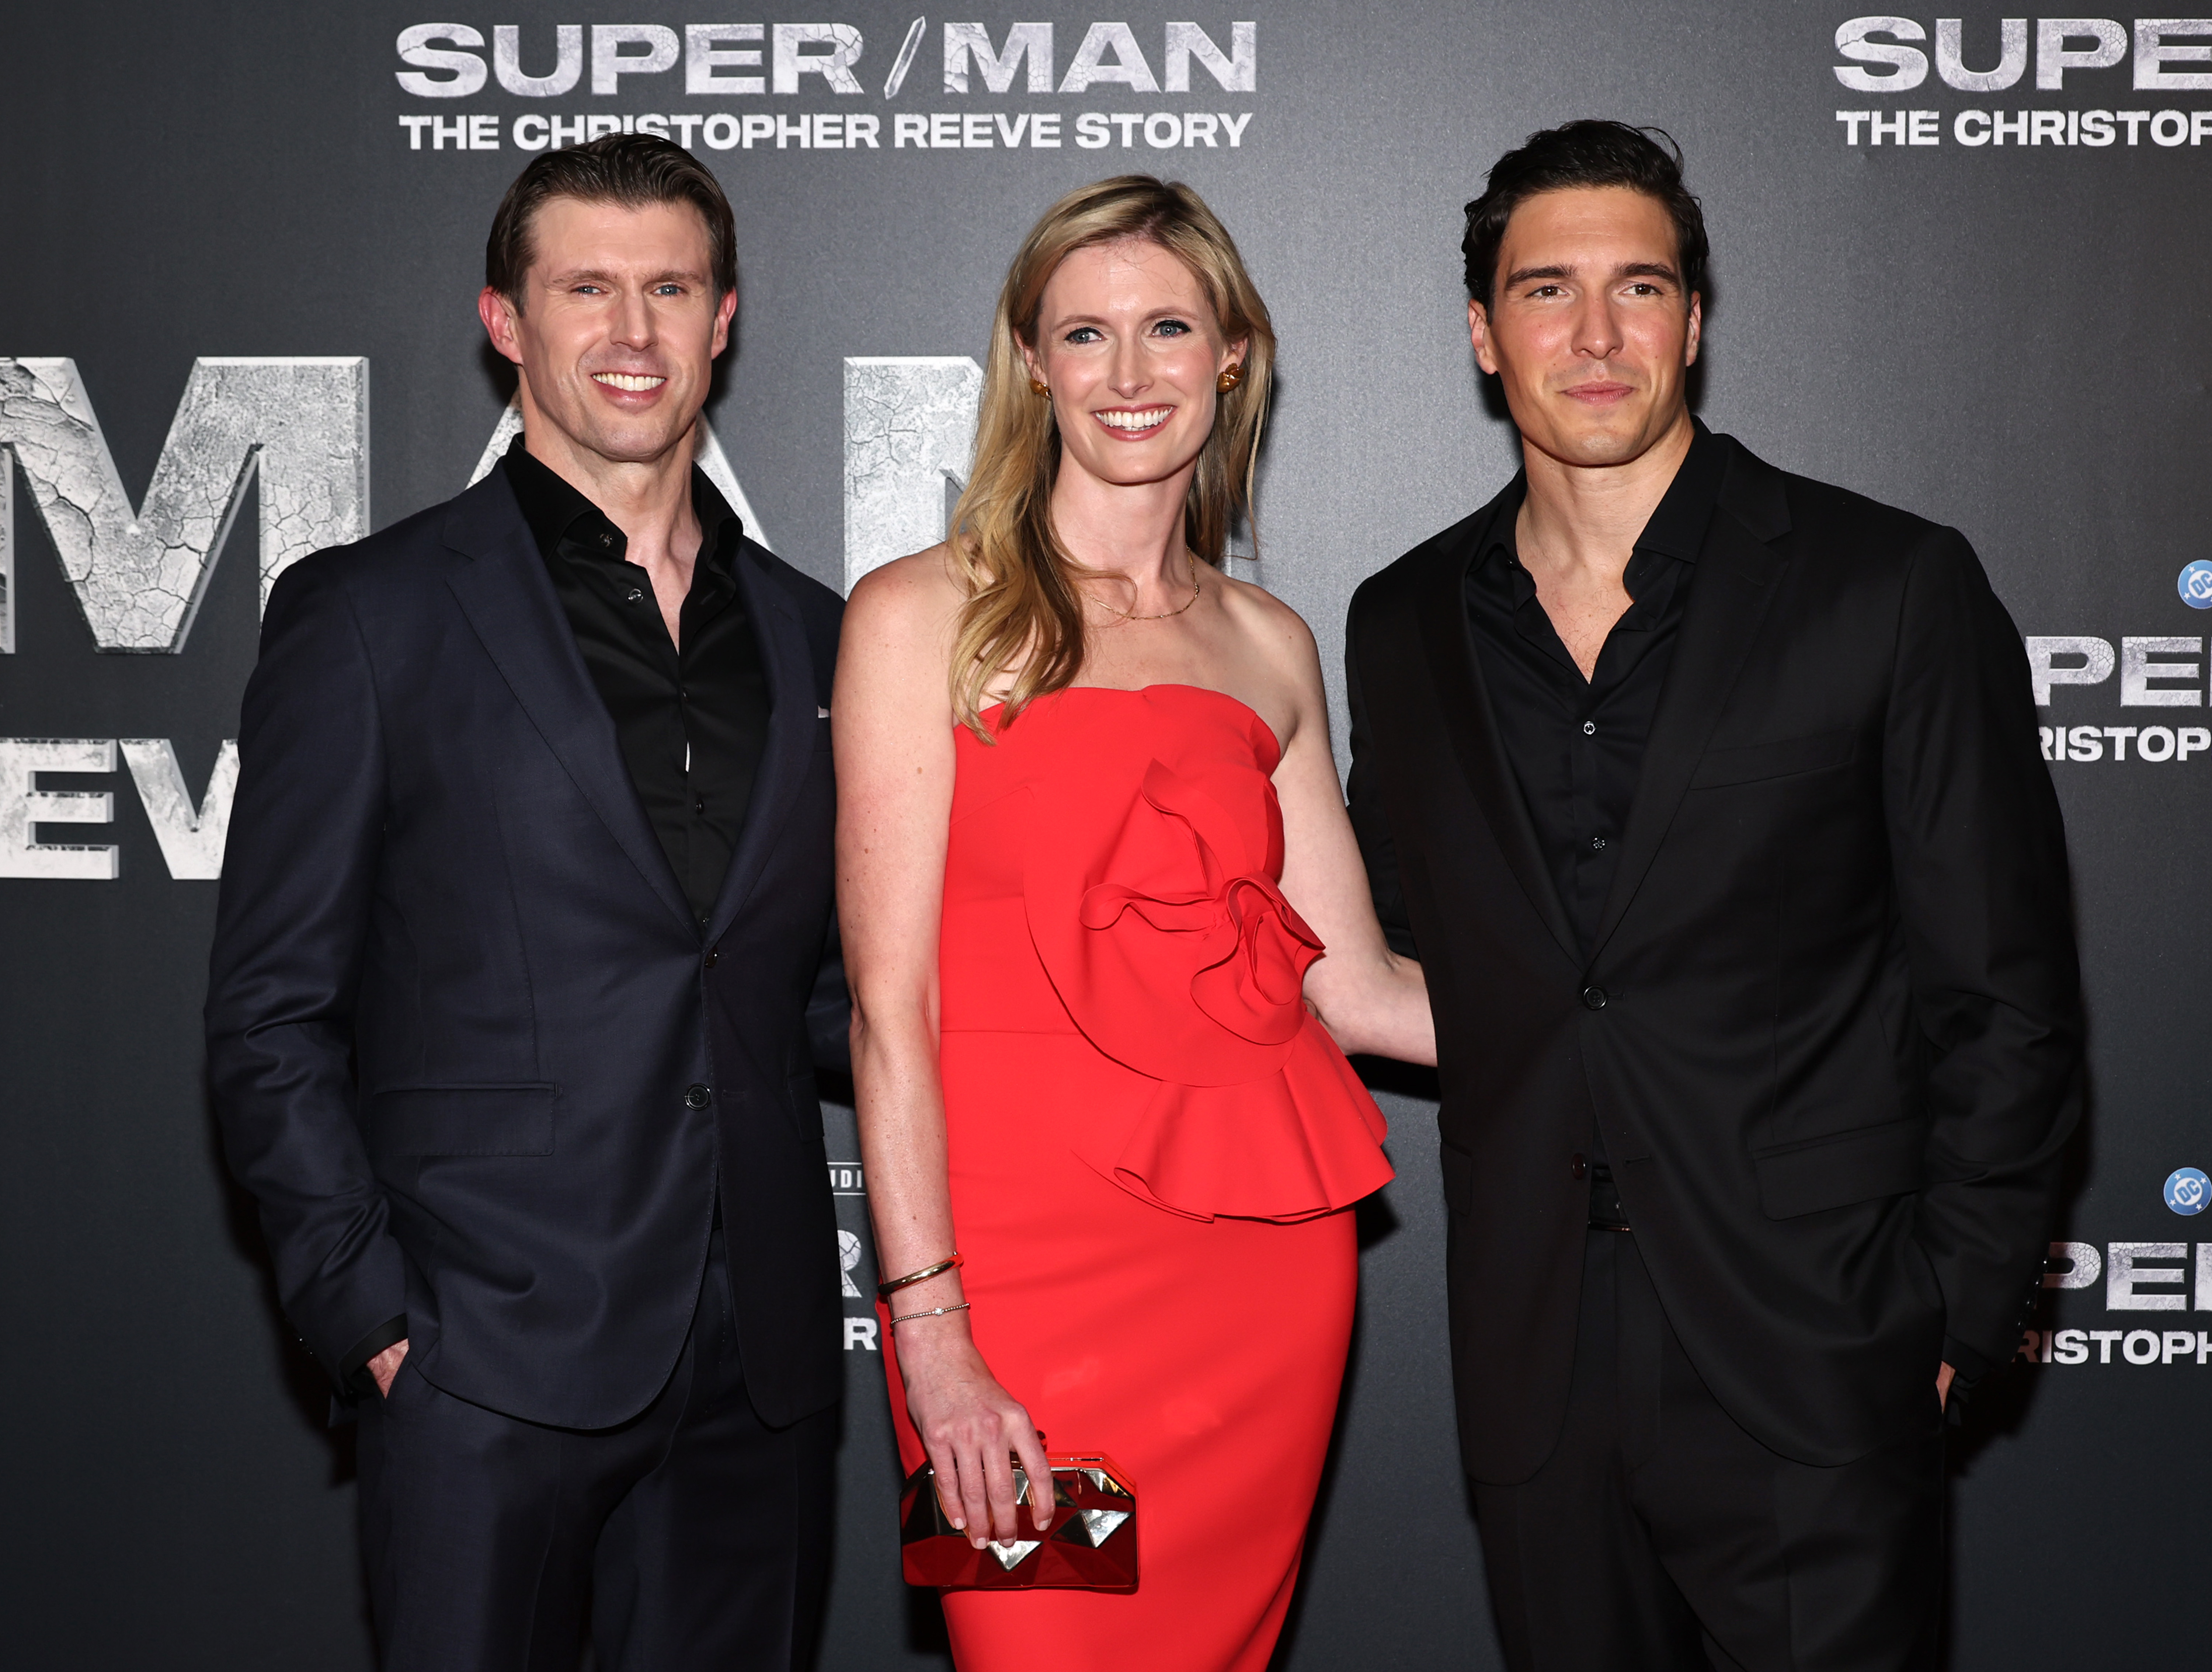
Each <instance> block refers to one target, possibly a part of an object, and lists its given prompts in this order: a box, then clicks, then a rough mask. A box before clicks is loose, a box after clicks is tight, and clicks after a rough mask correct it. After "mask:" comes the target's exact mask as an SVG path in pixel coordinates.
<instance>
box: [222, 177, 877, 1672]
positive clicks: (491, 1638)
mask: <svg viewBox="0 0 2212 1672" xmlns="http://www.w3.org/2000/svg"><path fill="white" fill-rule="evenodd" d="M735 251H736V239H735V231H734V228H733V225H732V218H731V214H730V208H729V204H728V203H727V202H726V200H725V199H724V198H723V195H722V192H721V190H720V187H719V186H718V185H716V184H715V181H714V176H713V175H712V174H710V173H708V171H707V170H706V169H705V168H703V167H701V166H700V165H699V164H698V163H697V162H696V161H695V160H694V159H693V158H692V157H691V156H690V155H689V154H688V153H687V152H685V151H684V150H683V149H681V148H679V147H678V146H675V145H672V144H670V143H667V142H666V141H665V140H659V139H655V138H653V137H650V136H647V135H642V134H641V135H634V136H633V135H610V136H608V137H605V138H604V139H602V140H599V141H598V142H595V143H592V144H590V145H586V146H582V147H579V148H576V149H568V150H562V151H555V152H549V153H547V154H545V155H542V156H540V157H538V158H537V159H536V160H534V161H532V163H531V164H530V165H529V167H526V169H524V170H523V172H522V173H521V175H520V178H519V179H517V180H516V181H515V183H514V185H513V187H512V188H511V189H510V190H509V191H508V192H507V198H506V201H505V202H504V203H503V204H501V207H500V210H499V213H498V216H497V218H496V219H495V222H494V225H493V228H492V233H491V238H490V241H489V246H488V249H487V252H486V254H487V262H486V264H487V281H488V282H487V283H486V286H485V289H484V290H483V295H482V297H481V299H480V303H479V311H480V313H481V314H482V316H483V323H484V325H485V328H486V330H487V331H489V334H490V337H491V340H492V343H493V344H494V345H495V347H496V348H497V349H498V350H499V351H500V352H501V354H503V355H505V356H507V358H508V359H509V360H511V361H513V362H514V363H515V364H516V366H517V367H518V368H520V398H521V408H522V415H523V433H522V436H521V438H520V441H518V442H517V444H516V446H515V447H514V448H513V451H511V452H510V453H508V454H507V458H506V459H505V460H504V461H503V462H502V464H501V466H500V468H498V469H496V470H495V471H492V473H491V474H490V475H489V476H488V477H486V478H485V479H484V480H483V482H481V483H478V484H477V486H475V487H473V488H471V489H469V490H468V491H467V492H465V493H464V494H462V495H461V496H459V497H458V498H456V499H453V500H452V501H449V502H447V503H446V504H443V505H439V506H435V507H433V508H430V509H429V510H428V511H424V512H422V513H421V514H418V515H416V516H414V517H410V518H409V519H408V520H405V521H404V522H402V523H399V524H398V525H397V526H393V527H392V528H388V529H386V530H385V531H384V532H381V533H380V534H376V535H374V536H372V537H371V538H368V539H366V540H363V541H362V542H360V543H359V544H356V545H352V546H346V547H342V548H339V549H337V550H331V551H325V552H320V553H318V554H317V555H315V556H313V557H310V558H308V559H307V561H306V562H301V563H300V564H299V565H297V566H296V567H295V568H292V569H291V570H290V571H289V572H288V573H287V574H286V575H284V576H283V579H282V580H281V581H278V583H277V584H276V587H275V589H274V590H273V592H272V593H271V594H270V601H269V609H268V613H267V617H266V620H265V623H264V629H263V637H262V649H261V660H260V664H259V666H258V668H257V669H256V670H255V672H254V675H253V679H252V684H250V685H249V686H248V687H247V690H246V708H245V719H244V725H243V731H242V733H241V736H240V757H241V761H240V766H241V771H240V781H239V788H238V798H237V803H236V806H235V810H234V813H233V815H232V821H231V826H230V836H229V847H228V854H227V856H226V862H225V867H224V875H223V883H222V907H221V912H220V916H219V921H218V925H217V929H216V945H215V954H214V965H213V971H212V976H211V984H210V994H209V1000H208V1041H209V1054H210V1067H211V1072H212V1075H213V1079H214V1084H215V1088H216V1101H217V1107H218V1110H219V1111H220V1114H221V1118H222V1128H223V1134H224V1139H225V1142H226V1146H227V1149H228V1155H229V1158H230V1163H231V1165H232V1167H233V1169H234V1171H235V1172H236V1174H237V1176H238V1177H239V1178H240V1181H242V1182H243V1183H244V1184H245V1185H246V1188H247V1189H249V1190H251V1191H252V1193H253V1194H254V1195H255V1196H256V1197H257V1198H258V1200H259V1202H260V1207H261V1217H262V1223H263V1225H264V1229H265V1231H266V1232H267V1235H268V1239H269V1243H270V1249H271V1250H272V1252H273V1254H274V1256H275V1259H276V1275H277V1286H278V1290H279V1292H280V1295H281V1297H282V1299H283V1306H284V1310H285V1313H286V1316H288V1317H289V1320H290V1322H291V1323H292V1326H293V1328H295V1330H296V1331H297V1333H298V1335H299V1336H300V1339H301V1341H302V1342H303V1344H304V1345H305V1346H306V1347H307V1350H308V1351H309V1352H310V1353H313V1355H314V1357H315V1359H317V1361H318V1362H319V1364H320V1365H322V1366H323V1368H324V1369H325V1371H327V1372H328V1374H329V1375H330V1377H331V1380H332V1382H333V1383H334V1384H335V1386H336V1387H337V1390H338V1393H339V1395H340V1397H341V1398H342V1399H343V1400H346V1401H354V1402H356V1404H357V1408H358V1410H359V1413H360V1418H361V1432H360V1445H359V1456H360V1469H361V1505H362V1543H363V1547H364V1555H365V1558H366V1562H367V1566H368V1578H369V1589H370V1596H371V1602H372V1604H373V1608H374V1615H375V1619H376V1624H377V1628H378V1633H379V1636H380V1639H381V1640H382V1647H383V1655H384V1659H385V1663H386V1665H388V1666H391V1667H394V1668H408V1669H425V1672H429V1669H435V1672H464V1669H494V1668H497V1669H502V1672H505V1669H513V1672H522V1669H532V1672H534V1669H538V1668H553V1667H574V1665H575V1663H576V1660H577V1657H578V1654H579V1652H580V1634H581V1632H582V1629H583V1620H584V1618H585V1615H586V1603H587V1602H588V1604H589V1614H590V1619H591V1622H592V1635H593V1638H594V1639H595V1641H596V1643H597V1645H598V1650H599V1664H600V1665H601V1666H602V1667H605V1668H608V1669H610V1672H612V1669H616V1668H651V1669H655V1672H659V1669H670V1668H700V1669H706V1668H709V1667H711V1668H714V1669H717V1672H722V1669H732V1668H757V1669H763V1672H767V1669H776V1672H784V1669H787V1668H791V1667H793V1666H797V1665H800V1664H803V1663H805V1662H806V1661H807V1660H808V1658H809V1657H810V1656H811V1642H812V1639H813V1636H814V1634H815V1630H816V1625H817V1619H818V1614H819V1605H820V1602H821V1597H822V1592H823V1580H824V1575H825V1572H826V1566H827V1560H828V1535H829V1493H830V1461H831V1453H832V1449H833V1444H834V1438H835V1428H836V1409H835V1407H836V1399H837V1397H838V1394H839V1391H840V1389H841V1385H842V1367H841V1360H842V1353H841V1351H840V1347H839V1331H840V1327H841V1326H840V1322H839V1315H840V1304H839V1301H838V1293H839V1280H838V1279H839V1265H838V1259H837V1238H836V1222H835V1218H834V1214H833V1211H832V1206H831V1202H830V1199H829V1191H828V1180H827V1175H826V1172H825V1164H826V1163H825V1158H824V1155H823V1141H822V1122H821V1111H820V1110H819V1108H818V1106H817V1104H816V1101H815V1094H814V1079H813V1067H812V1057H813V1055H814V1051H813V1049H811V1040H813V1041H817V1042H818V1043H819V1049H821V1050H823V1051H826V1052H828V1053H829V1054H830V1055H832V1056H834V1055H835V1054H836V1052H837V1051H839V1050H841V1049H842V1024H843V1022H844V1011H843V994H842V978H841V977H840V976H839V975H838V972H837V971H836V968H835V962H834V956H830V955H829V949H830V941H829V933H830V921H831V915H830V908H831V881H832V868H831V824H832V806H831V775H830V759H829V708H828V703H829V681H830V674H831V670H832V666H833V665H834V663H835V660H836V646H837V627H838V616H839V611H840V608H841V606H840V604H839V601H838V599H837V598H836V595H835V594H834V593H830V592H829V590H827V589H826V588H824V587H821V586H818V585H817V584H816V583H815V582H814V581H811V580H809V579H807V578H806V577H805V576H803V575H799V573H797V572H796V571H795V570H793V569H792V568H789V567H788V566H787V565H786V564H784V563H782V562H779V561H778V560H777V559H776V558H775V557H774V556H771V555H770V554H769V552H768V551H767V550H764V549H763V548H762V547H761V546H759V545H757V544H754V543H753V542H752V541H750V540H749V539H747V538H744V531H743V530H742V528H740V526H738V520H737V518H736V517H735V516H734V515H733V514H732V513H731V511H730V509H729V508H728V506H727V505H726V503H725V502H723V500H722V498H721V496H720V495H719V494H718V493H717V492H716V491H715V490H714V487H713V486H712V484H711V483H708V480H707V478H706V477H705V476H704V475H703V474H702V472H700V471H698V470H697V469H696V467H695V466H694V465H693V464H692V462H691V461H692V451H693V430H694V427H695V423H696V419H697V417H698V414H699V409H700V406H701V404H702V402H703V401H704V399H705V398H706V395H707V391H708V379H709V376H710V374H711V371H712V367H713V362H714V357H715V356H717V355H719V354H720V352H721V351H722V349H723V347H724V345H725V344H726V342H727V341H728V337H729V326H730V319H731V316H732V312H733V310H734V309H735V307H736V305H737V293H736V282H737V270H736V253H735ZM825 969H826V970H827V974H826V976H825V975H824V973H823V972H824V971H825Z"/></svg>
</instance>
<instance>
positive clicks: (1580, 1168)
mask: <svg viewBox="0 0 2212 1672" xmlns="http://www.w3.org/2000/svg"><path fill="white" fill-rule="evenodd" d="M1567 1172H1568V1175H1569V1176H1571V1177H1573V1178H1577V1179H1582V1178H1588V1177H1589V1157H1588V1156H1586V1155H1579V1154H1578V1155H1577V1156H1576V1157H1575V1158H1574V1159H1573V1160H1571V1161H1570V1162H1568V1163H1567Z"/></svg>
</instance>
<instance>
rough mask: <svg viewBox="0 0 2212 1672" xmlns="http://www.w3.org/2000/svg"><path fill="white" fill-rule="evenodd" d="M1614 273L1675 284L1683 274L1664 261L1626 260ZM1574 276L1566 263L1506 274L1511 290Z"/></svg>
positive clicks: (1518, 270) (1523, 268)
mask: <svg viewBox="0 0 2212 1672" xmlns="http://www.w3.org/2000/svg"><path fill="white" fill-rule="evenodd" d="M1614 274H1615V277H1620V278H1658V279H1665V280H1666V281H1667V282H1668V283H1669V284H1675V285H1679V284H1680V283H1681V282H1682V277H1681V275H1680V274H1679V273H1677V272H1676V271H1674V269H1673V268H1672V267H1669V266H1668V264H1666V263H1665V262H1663V261H1631V262H1626V263H1624V264H1622V265H1621V266H1620V267H1618V268H1616V269H1615V270H1614ZM1574 276H1575V269H1574V268H1573V266H1571V264H1565V263H1555V264H1553V265H1551V266H1549V267H1516V268H1515V269H1514V270H1513V271H1511V272H1510V273H1508V274H1507V275H1506V276H1505V288H1506V289H1509V290H1510V289H1512V288H1513V287H1514V286H1515V285H1516V284H1526V283H1528V282H1529V281H1530V280H1532V279H1566V278H1572V277H1574Z"/></svg>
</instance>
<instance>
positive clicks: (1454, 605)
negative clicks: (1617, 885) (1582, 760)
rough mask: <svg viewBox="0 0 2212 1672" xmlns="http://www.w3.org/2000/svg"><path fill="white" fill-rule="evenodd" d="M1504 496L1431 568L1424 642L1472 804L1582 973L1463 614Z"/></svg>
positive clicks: (1423, 606) (1424, 601)
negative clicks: (1472, 574)
mask: <svg viewBox="0 0 2212 1672" xmlns="http://www.w3.org/2000/svg"><path fill="white" fill-rule="evenodd" d="M1509 497H1511V498H1514V499H1515V502H1516V503H1518V500H1517V497H1516V496H1511V495H1510V490H1509V493H1508V495H1506V496H1501V497H1500V499H1499V500H1498V501H1493V502H1492V505H1491V508H1490V512H1489V514H1488V515H1486V516H1484V517H1481V518H1480V519H1478V520H1477V521H1476V523H1475V525H1474V529H1473V531H1472V534H1471V538H1469V539H1468V540H1467V541H1466V542H1465V543H1464V544H1459V545H1456V546H1455V547H1453V548H1451V549H1450V550H1447V551H1445V552H1443V553H1442V554H1440V555H1439V557H1438V560H1437V562H1436V563H1435V564H1434V565H1433V566H1432V568H1431V572H1430V575H1429V579H1428V581H1427V584H1426V585H1425V587H1424V589H1423V595H1422V596H1421V598H1420V599H1419V610H1420V616H1421V622H1420V630H1421V638H1422V645H1423V648H1424V649H1425V650H1426V652H1427V653H1428V661H1429V671H1430V677H1431V678H1432V679H1433V680H1434V681H1435V684H1436V690H1437V696H1438V698H1439V699H1440V701H1441V705H1442V708H1443V714H1442V716H1441V719H1442V723H1443V728H1444V730H1445V732H1446V733H1448V734H1449V736H1450V738H1451V740H1452V747H1453V750H1454V752H1455V753H1456V754H1457V755H1458V757H1459V763H1460V768H1461V769H1462V771H1463V772H1465V773H1466V775H1467V780H1468V784H1469V785H1470V786H1471V787H1473V789H1474V799H1475V801H1476V803H1477V804H1478V805H1479V806H1480V807H1481V808H1482V813H1483V817H1484V818H1485V819H1486V820H1487V821H1488V822H1489V824H1490V830H1491V835H1492V836H1493V837H1495V838H1496V840H1497V842H1498V849H1499V851H1500V852H1502V853H1503V854H1504V856H1505V864H1506V866H1507V868H1508V869H1509V870H1510V871H1511V872H1513V875H1514V878H1515V879H1516V881H1518V882H1519V883H1520V885H1521V890H1522V893H1524V894H1526V895H1527V896H1528V903H1529V904H1531V905H1532V906H1534V908H1535V909H1536V915H1537V916H1539V917H1540V918H1541V919H1542V920H1543V922H1544V927H1546V928H1547V929H1548V930H1549V931H1550V932H1551V935H1552V939H1553V940H1555V941H1557V942H1558V943H1559V950H1560V951H1561V952H1564V953H1565V954H1566V957H1567V959H1568V962H1570V963H1571V964H1574V965H1575V966H1576V967H1577V969H1579V968H1581V966H1582V954H1581V953H1580V952H1578V951H1577V949H1576V945H1575V933H1574V930H1573V928H1572V927H1571V926H1570V925H1569V923H1568V921H1567V914H1566V909H1565V906H1563V905H1562V904H1561V903H1560V902H1559V890H1558V889H1557V888H1556V887H1554V886H1553V882H1552V871H1551V867H1550V866H1548V865H1547V864H1545V862H1544V852H1543V849H1542V848H1541V846H1539V845H1538V843H1537V841H1536V829H1535V826H1534V824H1533V823H1532V822H1531V821H1530V819H1529V818H1528V802H1527V800H1525V799H1524V798H1523V797H1522V793H1521V784H1520V781H1519V780H1518V779H1516V777H1515V776H1514V775H1513V765H1512V763H1511V762H1510V760H1508V759H1507V758H1506V755H1505V744H1504V739H1502V738H1501V737H1500V736H1499V735H1498V717H1497V714H1496V711H1495V710H1494V709H1493V708H1492V707H1491V702H1490V692H1489V689H1488V687H1487V686H1486V685H1485V684H1484V683H1483V678H1482V669H1481V666H1480V663H1479V662H1478V661H1477V660H1476V658H1475V652H1474V627H1473V625H1472V623H1469V622H1468V616H1467V574H1468V566H1469V565H1470V564H1472V563H1473V562H1474V560H1475V558H1476V557H1477V556H1479V555H1480V553H1481V551H1482V550H1483V548H1484V546H1485V545H1486V544H1488V542H1489V540H1490V536H1491V532H1492V529H1493V528H1495V527H1496V526H1497V520H1498V515H1499V514H1500V511H1499V507H1500V505H1501V504H1502V503H1503V502H1504V499H1505V498H1509Z"/></svg>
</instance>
